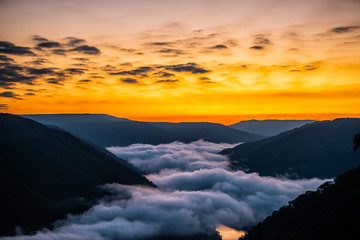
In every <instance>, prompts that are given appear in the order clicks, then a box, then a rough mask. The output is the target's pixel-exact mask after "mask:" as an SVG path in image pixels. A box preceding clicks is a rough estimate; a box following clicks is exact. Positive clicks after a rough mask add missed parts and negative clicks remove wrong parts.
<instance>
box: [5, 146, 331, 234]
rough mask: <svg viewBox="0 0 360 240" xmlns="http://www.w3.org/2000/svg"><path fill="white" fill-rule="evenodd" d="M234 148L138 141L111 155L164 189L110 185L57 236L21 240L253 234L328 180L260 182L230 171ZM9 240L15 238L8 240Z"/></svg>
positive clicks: (60, 227) (62, 225)
mask: <svg viewBox="0 0 360 240" xmlns="http://www.w3.org/2000/svg"><path fill="white" fill-rule="evenodd" d="M234 145H236V144H216V143H211V142H205V141H202V140H200V141H197V142H193V143H189V144H184V143H180V142H174V143H170V144H161V145H156V146H154V145H148V144H134V145H131V146H127V147H111V148H108V150H109V151H111V152H112V153H114V154H116V155H117V156H119V157H121V158H124V159H127V160H128V161H129V162H130V163H131V164H132V165H134V166H135V167H137V168H139V169H140V170H141V171H142V172H143V173H145V174H146V176H147V177H148V178H149V179H150V180H151V181H153V182H154V183H155V184H156V185H157V186H158V187H159V188H158V189H154V188H148V187H142V186H126V185H120V184H115V183H113V184H107V185H104V186H102V188H103V189H106V190H107V191H109V192H110V193H111V197H109V196H107V197H106V198H104V199H102V200H101V201H100V202H99V203H98V204H97V205H96V206H94V207H93V208H91V209H90V210H89V211H87V212H85V213H83V214H81V215H69V216H68V218H67V219H66V220H62V221H58V222H56V223H55V226H56V227H55V228H54V230H53V231H49V230H43V231H40V232H38V233H36V235H34V236H31V237H30V236H17V238H18V239H59V240H60V239H122V240H127V239H144V238H145V239H146V238H156V237H158V236H176V237H182V236H184V237H186V236H190V235H195V234H202V233H204V234H213V233H215V231H216V227H217V226H220V225H225V226H228V227H231V228H234V229H237V230H243V229H245V230H246V229H248V228H250V227H252V226H254V225H255V224H257V223H258V222H259V221H261V220H263V219H264V218H265V217H266V216H268V215H270V214H271V213H272V212H273V211H274V210H277V209H278V208H280V207H281V206H283V205H285V204H287V203H288V201H290V200H292V199H294V198H295V197H296V196H297V195H299V194H301V193H304V192H305V191H307V190H314V189H316V188H317V187H318V186H319V185H320V184H322V183H323V182H324V181H325V180H321V179H303V180H289V179H285V178H281V179H280V178H273V177H260V176H259V175H258V174H254V173H252V174H247V173H245V172H242V171H237V172H234V171H231V170H230V169H229V168H228V161H227V158H226V156H222V155H219V154H217V152H219V151H221V150H223V149H224V148H229V147H233V146H234ZM9 239H10V238H9Z"/></svg>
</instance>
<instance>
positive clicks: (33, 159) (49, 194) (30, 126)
mask: <svg viewBox="0 0 360 240" xmlns="http://www.w3.org/2000/svg"><path fill="white" fill-rule="evenodd" d="M104 151H105V150H104ZM0 153H1V154H0V155H1V158H0V196H1V197H0V201H1V204H0V213H1V214H0V235H8V234H14V230H15V226H18V227H21V229H22V230H24V231H25V232H28V231H32V230H36V229H39V228H40V227H42V226H48V225H49V224H50V223H51V222H52V221H54V220H56V219H59V218H62V217H65V215H66V214H67V213H69V212H78V211H83V210H85V209H86V208H87V207H88V206H89V205H88V204H89V202H88V200H89V198H91V197H92V196H93V195H94V193H95V188H96V186H98V185H101V184H105V183H114V182H116V183H122V184H145V185H153V184H152V183H151V182H149V181H148V180H147V179H146V178H145V177H142V176H140V175H139V174H138V173H136V172H135V171H134V170H132V169H130V168H129V167H127V166H126V165H125V164H124V163H123V160H121V159H117V160H115V156H111V155H110V154H106V153H104V152H103V151H99V150H97V149H95V148H94V147H92V146H90V145H88V144H86V143H84V142H83V141H82V140H80V139H78V138H76V137H74V136H72V135H70V134H69V133H67V132H63V131H60V130H56V129H50V128H48V127H45V126H44V125H42V124H40V123H37V122H35V121H32V120H29V119H25V118H22V117H19V116H15V115H10V114H0Z"/></svg>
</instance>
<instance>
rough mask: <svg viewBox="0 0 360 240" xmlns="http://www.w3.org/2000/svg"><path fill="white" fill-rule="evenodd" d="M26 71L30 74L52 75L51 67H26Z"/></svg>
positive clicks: (53, 72)
mask: <svg viewBox="0 0 360 240" xmlns="http://www.w3.org/2000/svg"><path fill="white" fill-rule="evenodd" d="M26 71H27V72H28V73H29V74H31V75H54V74H55V71H54V69H52V68H27V69H26Z"/></svg>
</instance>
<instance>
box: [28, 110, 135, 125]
mask: <svg viewBox="0 0 360 240" xmlns="http://www.w3.org/2000/svg"><path fill="white" fill-rule="evenodd" d="M21 116H22V117H26V118H30V119H32V120H34V121H37V122H41V123H42V124H46V125H61V124H65V123H75V122H81V123H84V122H101V123H105V122H126V121H131V120H129V119H126V118H117V117H113V116H110V115H107V114H89V113H84V114H30V115H21Z"/></svg>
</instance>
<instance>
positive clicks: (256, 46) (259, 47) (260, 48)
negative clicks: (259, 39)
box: [250, 45, 264, 50]
mask: <svg viewBox="0 0 360 240" xmlns="http://www.w3.org/2000/svg"><path fill="white" fill-rule="evenodd" d="M250 49H254V50H263V49H264V47H263V46H258V45H255V46H251V47H250Z"/></svg>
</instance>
